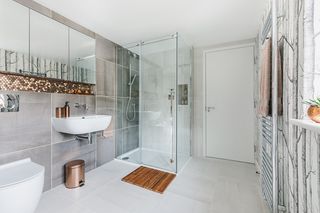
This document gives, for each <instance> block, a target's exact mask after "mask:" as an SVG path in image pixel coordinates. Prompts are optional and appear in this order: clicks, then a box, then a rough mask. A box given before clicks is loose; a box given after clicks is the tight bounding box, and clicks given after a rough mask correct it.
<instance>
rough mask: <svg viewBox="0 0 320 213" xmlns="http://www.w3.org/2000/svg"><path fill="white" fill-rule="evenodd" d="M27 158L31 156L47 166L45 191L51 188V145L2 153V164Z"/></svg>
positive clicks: (0, 162)
mask: <svg viewBox="0 0 320 213" xmlns="http://www.w3.org/2000/svg"><path fill="white" fill-rule="evenodd" d="M25 158H31V160H32V161H33V162H35V163H38V164H40V165H42V166H44V167H45V181H44V191H46V190H49V189H50V188H51V146H50V145H48V146H42V147H38V148H35V149H28V150H24V151H19V152H14V153H10V154H3V155H0V164H5V163H10V162H13V161H17V160H22V159H25Z"/></svg>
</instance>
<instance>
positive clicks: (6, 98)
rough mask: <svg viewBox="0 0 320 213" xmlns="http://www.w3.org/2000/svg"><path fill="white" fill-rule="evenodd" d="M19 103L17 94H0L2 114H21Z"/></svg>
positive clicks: (0, 110)
mask: <svg viewBox="0 0 320 213" xmlns="http://www.w3.org/2000/svg"><path fill="white" fill-rule="evenodd" d="M19 102H20V97H19V95H17V94H3V93H0V112H19Z"/></svg>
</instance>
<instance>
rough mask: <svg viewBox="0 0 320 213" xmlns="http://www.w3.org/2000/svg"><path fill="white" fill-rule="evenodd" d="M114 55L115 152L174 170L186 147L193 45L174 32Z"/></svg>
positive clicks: (127, 158) (186, 154)
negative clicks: (115, 86)
mask: <svg viewBox="0 0 320 213" xmlns="http://www.w3.org/2000/svg"><path fill="white" fill-rule="evenodd" d="M117 57H118V63H119V64H120V65H119V66H118V70H117V73H118V74H117V83H118V86H117V110H118V119H117V126H118V128H120V129H121V130H119V131H118V133H117V134H116V144H117V146H116V149H117V152H116V153H117V158H118V159H120V160H125V161H128V162H132V163H138V164H143V165H147V166H151V167H155V168H159V169H163V170H167V171H171V172H178V171H179V170H181V168H183V166H184V165H185V163H186V162H187V161H188V159H189V158H190V152H191V150H190V149H191V115H192V113H191V112H192V108H191V107H192V94H191V91H192V67H193V64H192V48H191V47H189V46H188V45H187V44H186V43H185V42H184V41H183V39H182V38H181V37H180V36H179V35H178V34H177V33H176V34H174V35H170V36H165V37H162V38H159V39H155V40H152V41H144V42H138V43H134V44H130V45H127V46H126V47H125V48H122V47H120V48H118V51H117Z"/></svg>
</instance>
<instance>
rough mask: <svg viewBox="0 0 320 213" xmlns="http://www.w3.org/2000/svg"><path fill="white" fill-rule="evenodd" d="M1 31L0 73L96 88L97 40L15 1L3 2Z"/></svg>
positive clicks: (0, 19)
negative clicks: (90, 85)
mask: <svg viewBox="0 0 320 213" xmlns="http://www.w3.org/2000/svg"><path fill="white" fill-rule="evenodd" d="M13 14H14V15H13ZM0 28H1V30H0V71H6V72H15V73H20V74H26V75H36V76H39V77H45V78H55V79H63V80H68V81H76V82H82V83H90V84H95V82H96V73H95V39H94V38H91V37H89V36H87V35H85V34H82V33H80V32H78V31H76V30H73V29H71V28H70V27H68V26H66V25H64V24H62V23H60V22H57V21H55V20H53V19H51V18H49V17H47V16H45V15H42V14H40V13H38V12H35V11H33V10H31V9H29V8H27V7H25V6H23V5H20V4H19V3H16V2H15V1H13V0H0Z"/></svg>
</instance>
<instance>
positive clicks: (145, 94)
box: [139, 37, 177, 172]
mask: <svg viewBox="0 0 320 213" xmlns="http://www.w3.org/2000/svg"><path fill="white" fill-rule="evenodd" d="M176 42H177V41H176V38H175V37H171V38H168V39H164V40H161V41H157V42H149V43H145V44H142V45H141V47H140V48H141V52H140V54H141V55H140V56H141V57H140V67H141V69H140V76H141V79H140V113H139V115H140V118H139V119H140V128H139V129H140V130H139V131H140V149H141V150H140V155H141V156H140V159H141V163H142V164H145V165H148V166H152V167H156V168H160V169H164V170H168V171H172V172H176V169H177V166H176V95H177V89H176V83H177V82H176V79H177V76H176V73H177V72H176V70H177V67H176V61H177V60H176V58H177V52H176V51H177V48H176V45H177V43H176Z"/></svg>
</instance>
